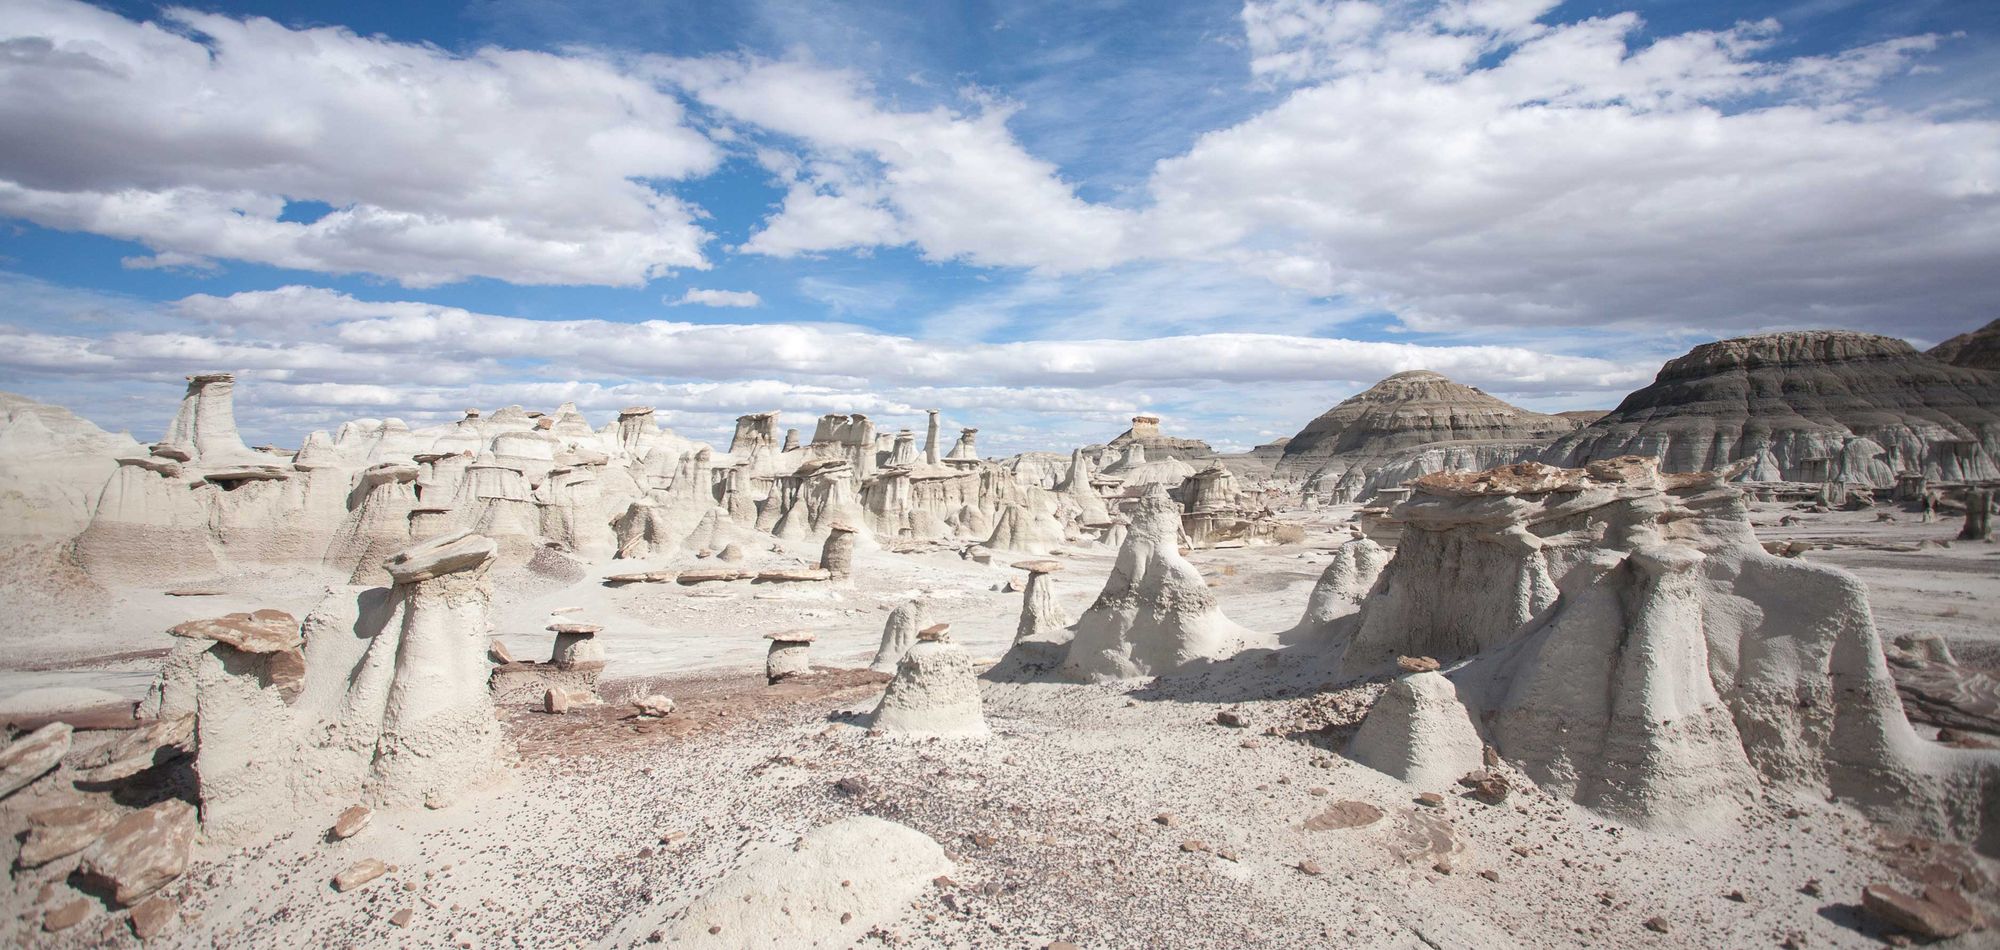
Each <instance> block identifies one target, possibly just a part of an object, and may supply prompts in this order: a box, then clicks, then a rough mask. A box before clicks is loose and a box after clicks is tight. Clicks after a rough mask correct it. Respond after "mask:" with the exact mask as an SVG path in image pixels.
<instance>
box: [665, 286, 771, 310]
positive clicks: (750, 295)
mask: <svg viewBox="0 0 2000 950" xmlns="http://www.w3.org/2000/svg"><path fill="white" fill-rule="evenodd" d="M666 302H667V303H668V304H670V305H673V306H677V307H678V306H685V305H688V304H694V305H696V306H701V307H755V306H759V305H761V304H762V303H763V302H764V298H762V297H759V296H757V294H756V292H754V291H749V290H708V289H704V288H700V287H689V288H688V290H687V293H684V294H682V295H681V296H680V299H679V300H673V299H668V300H667V301H666Z"/></svg>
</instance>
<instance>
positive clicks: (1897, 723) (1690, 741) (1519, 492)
mask: <svg viewBox="0 0 2000 950" xmlns="http://www.w3.org/2000/svg"><path fill="white" fill-rule="evenodd" d="M1723 478H1724V475H1723V474H1717V473H1703V474H1691V475H1665V474H1662V473H1661V472H1660V471H1659V470H1658V467H1657V465H1656V463H1655V462H1654V461H1653V460H1652V459H1649V458H1637V457H1626V458H1620V459H1615V460H1606V461H1601V462H1594V463H1592V464H1591V465H1590V466H1588V467H1587V469H1557V468H1551V467H1548V466H1544V465H1539V464H1536V463H1522V464H1519V465H1514V466H1508V467H1504V468H1499V469H1494V470H1490V471H1487V472H1482V473H1459V474H1434V475H1429V476H1425V477H1423V478H1421V479H1418V480H1417V481H1416V482H1415V483H1414V485H1413V488H1414V493H1413V494H1412V496H1411V498H1410V500H1409V501H1408V502H1406V503H1404V504H1402V505H1401V506H1399V507H1398V509H1397V512H1396V514H1397V517H1398V518H1400V519H1401V520H1402V521H1403V523H1404V525H1405V527H1404V530H1403V538H1402V541H1401V543H1400V545H1399V546H1398V547H1397V549H1396V553H1395V556H1394V558H1393V559H1392V560H1391V561H1390V562H1389V564H1388V565H1387V567H1386V568H1384V569H1383V571H1382V574H1381V578H1380V580H1379V581H1378V582H1377V583H1376V584H1375V585H1374V591H1373V593H1372V594H1370V595H1369V596H1368V597H1367V598H1366V599H1365V600H1364V601H1363V602H1362V604H1361V607H1360V610H1359V612H1358V613H1356V614H1354V615H1352V616H1349V617H1345V618H1339V619H1337V620H1335V621H1334V622H1333V625H1332V629H1331V630H1329V631H1327V635H1328V636H1330V637H1331V638H1332V639H1333V641H1334V642H1335V644H1336V646H1337V647H1344V649H1343V655H1342V668H1343V669H1344V670H1345V671H1346V672H1347V673H1349V674H1357V673H1366V672H1370V671H1376V670H1381V669H1386V668H1391V666H1392V664H1394V663H1395V662H1396V660H1397V658H1398V657H1399V656H1429V657H1437V658H1439V659H1441V660H1443V661H1445V663H1446V664H1448V665H1452V669H1451V671H1450V672H1449V673H1448V674H1447V675H1448V677H1449V679H1450V681H1451V683H1452V684H1453V685H1454V686H1455V687H1456V692H1457V694H1458V699H1459V700H1460V701H1462V702H1463V703H1464V704H1465V706H1466V707H1467V708H1468V709H1470V710H1471V711H1472V714H1473V715H1472V721H1473V722H1474V723H1475V724H1476V725H1477V727H1478V729H1479V731H1480V733H1481V735H1482V737H1483V738H1484V739H1485V740H1486V742H1488V743H1489V744H1491V745H1492V746H1493V747H1494V748H1495V749H1496V750H1497V751H1498V753H1499V754H1500V755H1501V756H1502V757H1504V758H1505V759H1506V760H1507V761H1508V762H1509V763H1512V764H1514V765H1516V766H1518V767H1519V768H1521V769H1523V770H1524V771H1526V772H1527V773H1528V774H1529V775H1530V776H1532V777H1533V778H1534V779H1535V781H1536V782H1538V783H1539V784H1540V785H1541V786H1542V787H1543V788H1546V789H1549V790H1552V791H1555V792H1557V793H1558V794H1563V795H1566V796H1569V797H1571V798H1573V799H1575V800H1576V801H1578V802H1580V803H1582V804H1584V805H1586V806H1588V807H1591V808H1594V809H1598V810H1601V811H1604V812H1606V813H1609V814H1612V815H1616V816H1618V817H1620V818H1623V819H1626V820H1630V821H1634V822H1638V823H1642V824H1649V825H1665V826H1687V825H1700V824H1704V823H1706V822H1707V821H1709V820H1712V819H1715V818H1717V817H1719V816H1721V815H1725V814H1727V813H1729V812H1730V811H1731V810H1732V809H1734V808H1735V807H1737V806H1738V805H1740V804H1743V803H1746V802H1748V801H1750V800H1751V799H1752V798H1754V797H1756V796H1758V795H1760V794H1769V793H1770V792H1771V791H1772V790H1774V789H1782V790H1788V791H1790V792H1794V793H1797V794H1803V795H1809V796H1822V795H1833V796H1836V797H1839V798H1843V799H1847V800H1849V801H1852V802H1854V803H1856V804H1858V805H1860V806H1861V807H1862V808H1864V809H1865V810H1868V811H1870V812H1871V813H1875V814H1878V815H1894V816H1897V817H1900V818H1901V819H1903V820H1905V821H1907V822H1911V823H1915V824H1919V825H1922V826H1926V827H1938V826H1940V825H1944V824H1948V823H1960V824H1963V823H1964V822H1966V821H1968V820H1970V821H1973V822H1975V823H1976V821H1977V819H1976V818H1970V819H1969V818H1968V816H1966V815H1963V814H1953V813H1951V812H1950V811H1949V810H1948V809H1946V808H1945V807H1944V806H1943V805H1942V804H1941V796H1942V791H1941V788H1942V784H1943V782H1944V779H1943V778H1942V777H1941V776H1940V775H1938V774H1937V773H1936V772H1934V771H1931V769H1932V767H1933V765H1934V763H1933V762H1932V761H1931V760H1930V758H1929V756H1928V755H1927V753H1926V750H1925V749H1924V747H1923V745H1922V743H1921V742H1920V741H1919V740H1918V739H1917V736H1916V734H1915V733H1914V732H1913V731H1912V729H1911V727H1910V725H1909V722H1908V721H1907V720H1906V719H1905V718H1904V714H1903V711H1902V707H1901V705H1900V704H1899V702H1898V701H1897V698H1896V692H1895V685H1894V683H1893V682H1891V680H1890V678H1889V674H1888V670H1887V667H1886V665H1885V663H1884V661H1883V653H1882V646H1881V644H1880V643H1879V642H1878V640H1877V637H1876V633H1875V628H1874V624H1873V621H1872V620H1871V617H1870V613H1869V610H1868V602H1867V595H1866V592H1865V590H1864V589H1863V588H1862V586H1861V585H1860V583H1859V582H1857V581H1856V580H1855V579H1854V578H1852V577H1850V576H1848V575H1847V574H1845V573H1843V572H1841V571H1839V570H1836V569H1833V568H1828V567H1821V566H1818V565H1814V564H1811V563H1808V562H1804V561H1800V560H1796V559H1787V558H1779V557H1774V556H1772V555H1770V554H1767V553H1765V551H1764V549H1763V548H1762V547H1761V546H1760V545H1759V544H1758V542H1757V539H1756V536H1755V535H1754V534H1753V533H1752V531H1751V529H1750V524H1749V520H1748V517H1747V514H1746V508H1745V502H1744V497H1743V495H1742V493H1740V492H1739V491H1737V490H1735V489H1733V488H1731V487H1729V486H1727V485H1726V484H1724V483H1723ZM1359 553H1360V552H1357V557H1356V560H1357V562H1358V561H1359V560H1360V558H1359V556H1358V555H1359ZM1454 664H1455V665H1454ZM1413 679H1415V678H1413ZM1431 685H1432V686H1435V684H1434V683H1432V684H1431ZM1404 690H1405V692H1408V693H1410V695H1409V696H1406V697H1404V700H1403V701H1399V702H1397V703H1394V704H1391V705H1387V706H1380V707H1378V710H1379V715H1381V716H1383V717H1384V722H1383V723H1381V724H1380V726H1379V727H1376V726H1375V725H1373V724H1372V722H1373V720H1374V719H1375V717H1376V716H1377V715H1378V713H1377V712H1371V713H1370V714H1369V720H1370V721H1369V722H1364V724H1363V732H1365V733H1369V734H1370V735H1371V738H1370V740H1369V742H1367V743H1365V744H1364V745H1366V746H1367V747H1368V749H1370V750H1371V751H1369V752H1368V753H1367V754H1368V755H1369V756H1371V757H1374V758H1375V759H1376V760H1377V761H1383V759H1382V758H1381V756H1382V755H1384V754H1385V752H1384V751H1383V750H1390V749H1393V748H1394V747H1395V746H1396V745H1397V741H1396V739H1395V737H1396V736H1398V735H1401V736H1403V737H1404V739H1405V740H1406V742H1405V744H1410V743H1415V742H1418V741H1419V737H1418V735H1417V732H1418V731H1420V730H1419V729H1418V727H1417V726H1416V725H1412V724H1410V722H1414V721H1415V720H1412V719H1411V717H1410V715H1409V714H1408V710H1409V709H1410V708H1417V707H1412V703H1416V704H1418V707H1422V708H1431V709H1432V710H1433V711H1435V710H1437V709H1442V708H1444V706H1443V705H1442V704H1443V693H1442V690H1438V689H1429V688H1426V689H1423V690H1418V689H1416V688H1415V687H1405V688H1404ZM1426 703H1428V704H1429V706H1428V707H1424V706H1423V704H1426ZM1419 718H1421V717H1419ZM1446 718H1449V717H1446ZM1406 721H1407V722H1406ZM1431 721H1432V722H1433V723H1436V722H1439V721H1441V720H1438V719H1437V718H1436V717H1433V718H1432V720H1431ZM1452 729H1453V731H1454V732H1456V731H1457V730H1456V726H1453V727H1452ZM1452 744H1453V746H1454V747H1456V746H1457V745H1462V744H1463V736H1462V735H1460V736H1459V738H1458V739H1454V740H1452ZM1461 758H1462V756H1461ZM1958 830H1960V831H1964V830H1965V829H1964V828H1960V829H1958Z"/></svg>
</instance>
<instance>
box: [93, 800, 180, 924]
mask: <svg viewBox="0 0 2000 950" xmlns="http://www.w3.org/2000/svg"><path fill="white" fill-rule="evenodd" d="M195 830H196V824H195V809H194V806H193V805H190V804H188V803H187V802H184V801H181V800H179V799H176V798H170V799H168V800H166V801H163V802H159V803H156V804H153V805H149V806H147V807H146V808H143V809H140V810H139V811H135V812H132V813H131V814H128V815H126V816H125V817H123V818H120V819H119V820H118V821H117V822H116V823H115V824H113V825H112V826H111V828H110V830H109V831H106V832H105V833H104V837H102V838H99V839H98V840H97V843H96V844H93V845H91V846H90V847H89V848H88V849H86V850H85V851H84V854H83V862H82V863H81V864H80V865H79V866H78V868H77V870H78V872H79V873H81V874H82V875H83V876H84V877H85V878H87V879H89V880H92V881H95V882H97V883H99V884H101V885H103V886H104V887H105V888H106V889H107V890H109V891H110V892H111V895H112V899H113V900H115V901H117V902H118V903H119V904H121V905H124V906H128V907H129V906H131V905H132V904H135V903H137V902H138V901H139V900H140V899H142V898H144V897H145V896H146V895H148V894H151V893H153V892H154V891H157V890H159V889H160V888H161V887H162V886H164V885H166V883H167V882H169V881H171V880H173V879H174V878H177V877H180V876H181V872H183V871H185V870H187V862H188V850H189V849H190V848H191V847H192V846H193V845H194V836H195Z"/></svg>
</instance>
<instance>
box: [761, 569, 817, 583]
mask: <svg viewBox="0 0 2000 950" xmlns="http://www.w3.org/2000/svg"><path fill="white" fill-rule="evenodd" d="M832 579H833V572H832V571H829V570H827V569H826V568H823V567H801V568H794V569H791V570H783V571H759V572H758V573H757V576H756V577H755V578H753V579H752V580H751V583H753V584H782V583H786V582H790V581H824V580H832Z"/></svg>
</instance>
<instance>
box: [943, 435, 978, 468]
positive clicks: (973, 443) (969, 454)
mask: <svg viewBox="0 0 2000 950" xmlns="http://www.w3.org/2000/svg"><path fill="white" fill-rule="evenodd" d="M945 458H948V459H956V460H958V461H965V462H970V461H974V460H977V459H978V458H979V430H978V429H960V430H958V441H957V442H956V443H953V445H952V447H951V454H949V455H946V456H945Z"/></svg>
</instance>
